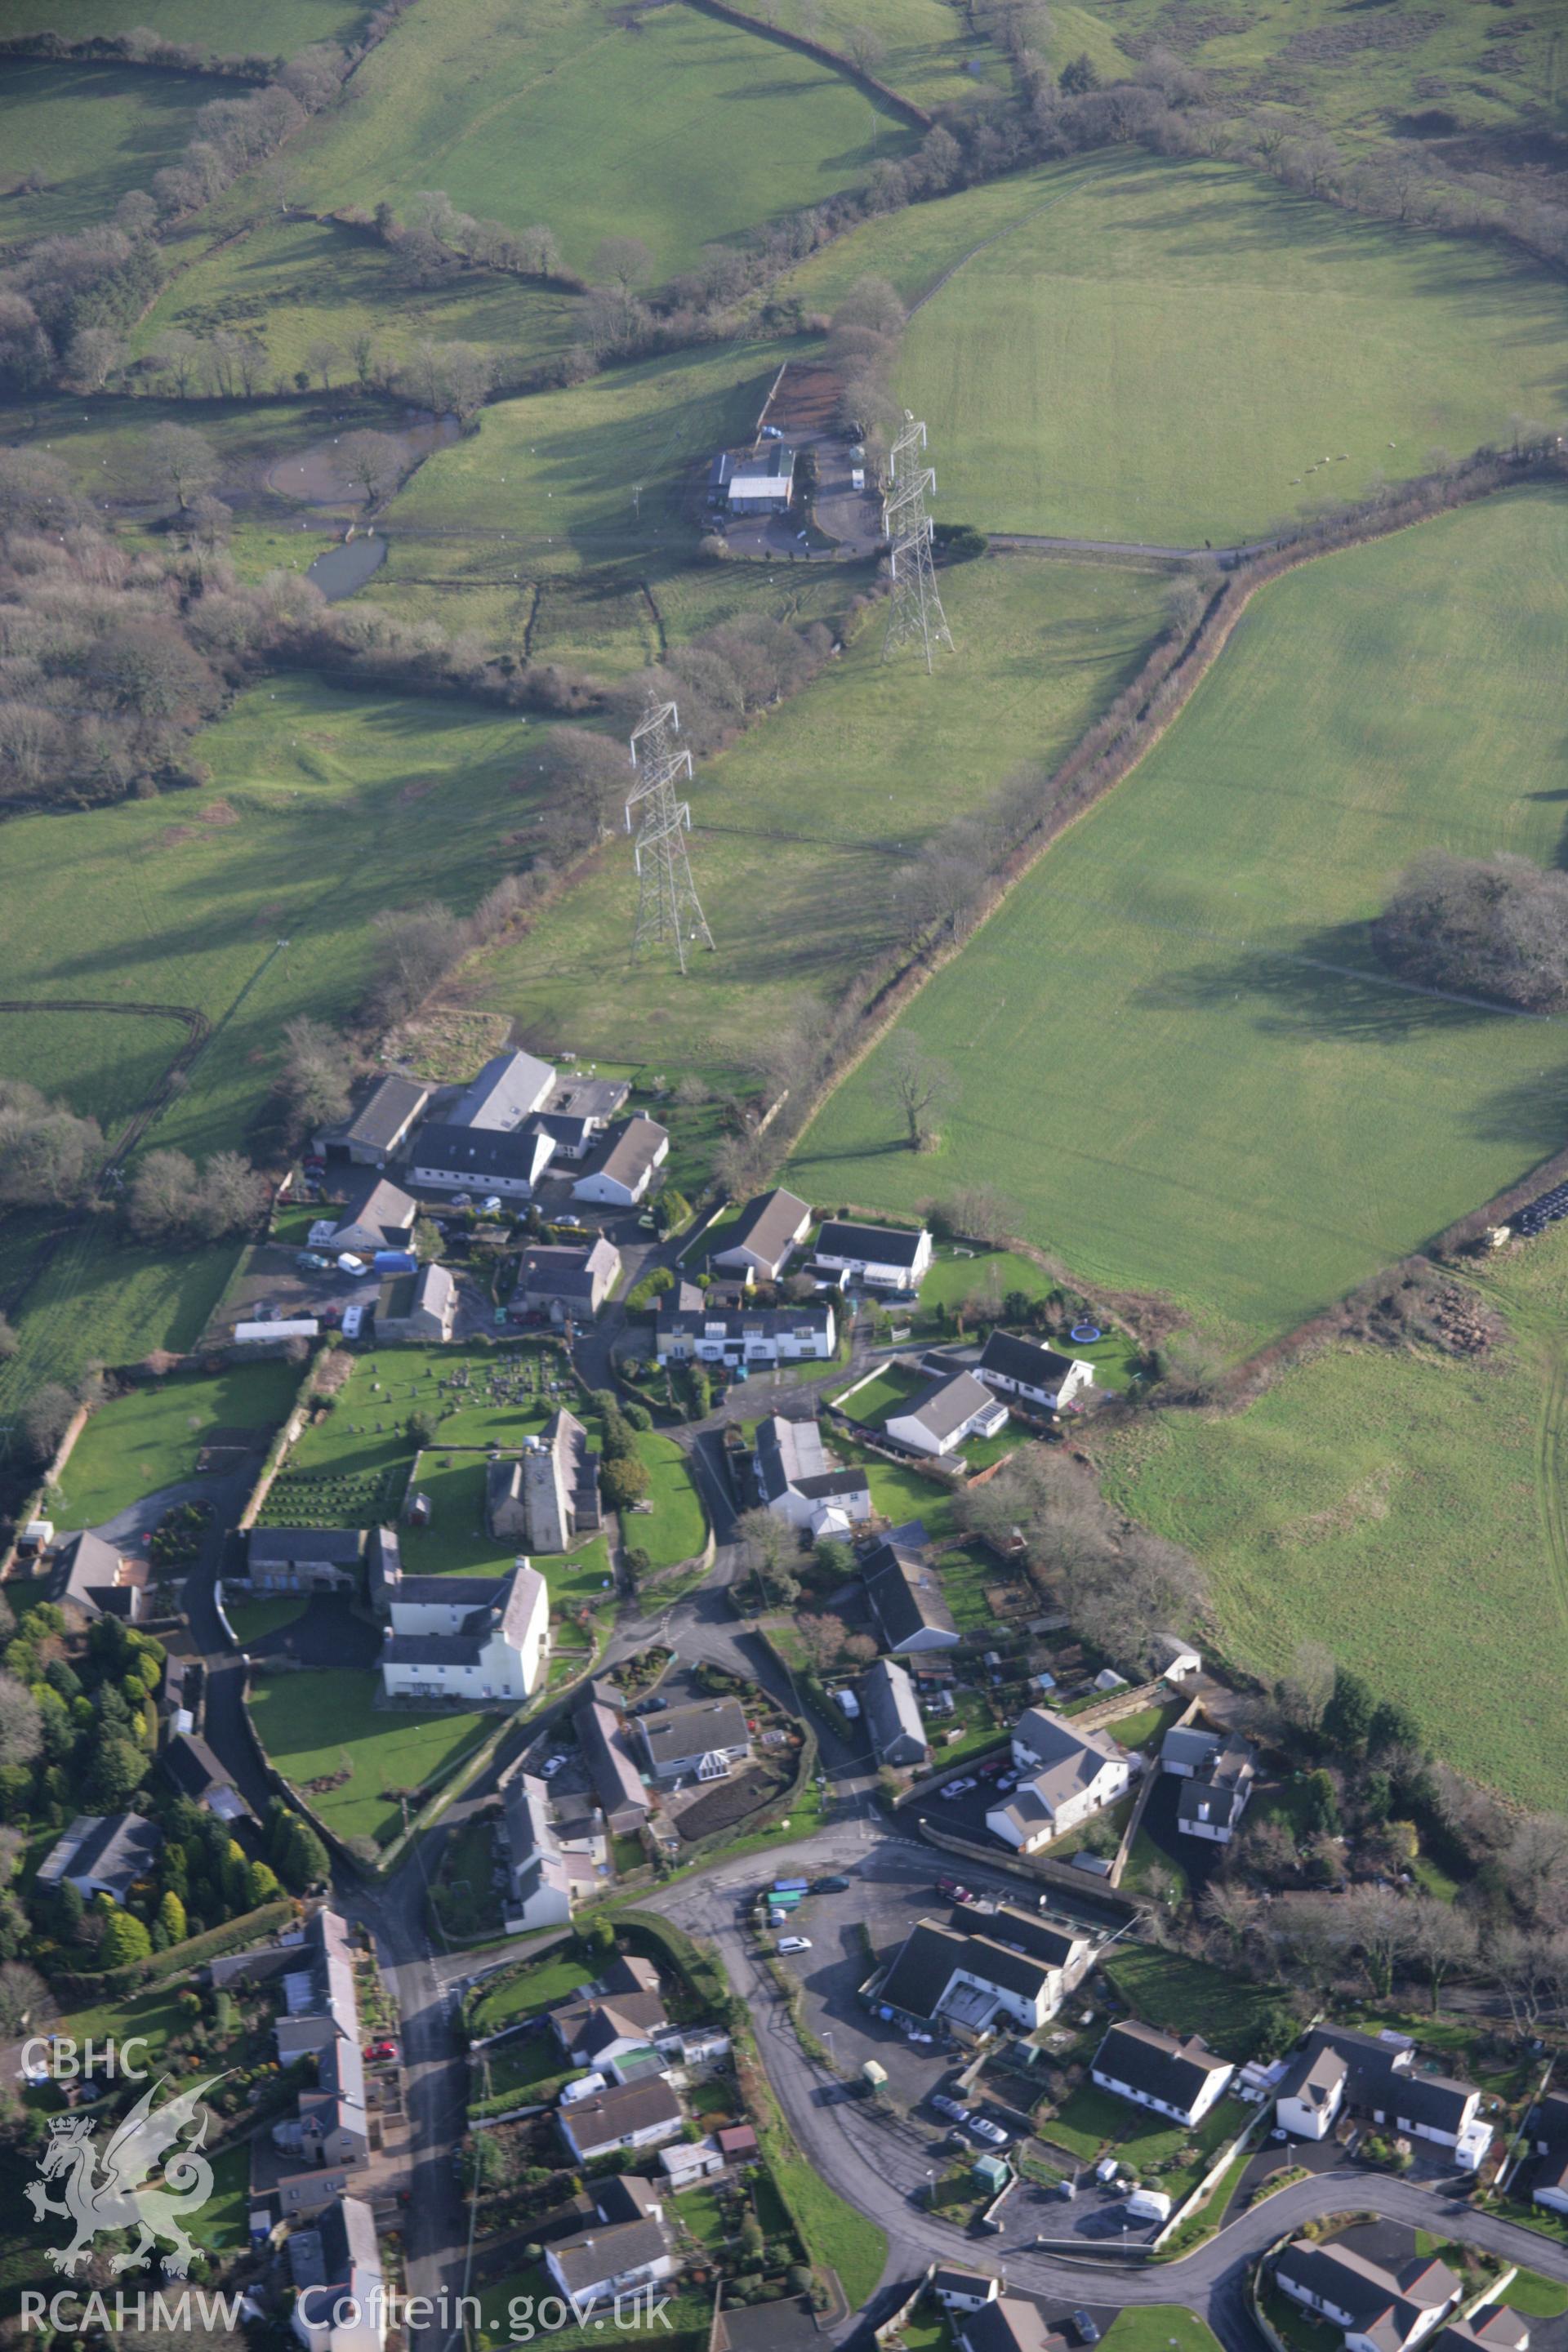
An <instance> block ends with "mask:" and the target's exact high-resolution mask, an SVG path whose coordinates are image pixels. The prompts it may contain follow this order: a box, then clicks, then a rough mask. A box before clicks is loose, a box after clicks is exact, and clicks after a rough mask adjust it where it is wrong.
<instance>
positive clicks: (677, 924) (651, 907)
mask: <svg viewBox="0 0 1568 2352" xmlns="http://www.w3.org/2000/svg"><path fill="white" fill-rule="evenodd" d="M679 732H680V718H679V712H678V711H677V709H676V707H675V705H674V703H673V702H659V703H650V704H649V705H648V708H647V712H646V713H645V714H644V717H643V719H642V723H641V725H640V726H639V727H637V730H635V732H634V733H633V736H632V739H631V751H632V765H633V767H634V768H636V769H637V772H638V773H639V774H640V775H641V777H642V782H641V783H640V784H639V785H638V786H637V790H636V791H635V792H634V793H632V795H631V798H630V799H629V800H628V801H627V803H626V831H627V832H628V833H630V832H631V830H632V811H633V809H639V810H640V811H641V816H640V818H639V820H638V824H637V842H636V846H635V849H634V852H633V855H634V857H635V860H636V864H637V883H638V889H637V931H636V934H635V935H634V937H633V940H632V953H633V955H634V956H639V955H641V953H642V951H643V950H644V949H645V948H660V947H672V948H673V949H674V950H675V960H676V961H677V963H678V964H679V967H680V969H681V971H685V970H686V950H687V948H688V947H689V946H691V945H696V946H700V947H705V948H709V949H711V947H712V945H713V934H712V932H711V931H710V929H709V928H708V919H707V917H706V916H705V915H704V914H703V912H702V907H701V903H700V900H699V898H698V896H697V885H696V884H695V883H694V882H693V880H692V879H691V861H690V859H689V857H688V856H687V854H686V836H687V835H688V834H689V832H690V830H691V809H690V806H689V803H687V802H685V801H682V800H678V799H677V798H676V793H675V787H676V781H677V779H678V778H684V779H685V780H686V781H687V782H690V778H691V754H690V752H689V751H686V750H684V749H683V748H678V746H677V744H676V740H675V739H676V737H677V735H678V734H679Z"/></svg>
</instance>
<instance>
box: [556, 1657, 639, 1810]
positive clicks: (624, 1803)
mask: <svg viewBox="0 0 1568 2352" xmlns="http://www.w3.org/2000/svg"><path fill="white" fill-rule="evenodd" d="M604 1688H605V1685H603V1684H596V1685H594V1687H593V1690H592V1693H591V1695H590V1696H589V1697H588V1698H587V1699H586V1700H584V1703H583V1705H582V1706H579V1707H578V1709H577V1712H576V1715H575V1717H574V1723H575V1725H576V1729H577V1742H578V1745H579V1747H580V1748H582V1750H583V1753H584V1756H585V1757H586V1759H587V1762H588V1769H589V1772H590V1773H591V1774H592V1776H593V1781H594V1790H595V1794H596V1796H597V1797H598V1800H599V1803H600V1805H601V1806H602V1807H603V1809H604V1815H605V1828H606V1829H607V1830H608V1831H609V1832H610V1834H611V1836H612V1837H627V1836H629V1835H631V1834H632V1832H635V1831H637V1830H640V1829H641V1827H642V1825H643V1823H644V1822H646V1821H647V1816H648V1793H647V1789H646V1788H645V1787H644V1785H643V1778H642V1774H641V1773H640V1772H639V1771H638V1769H637V1760H636V1758H635V1757H634V1755H633V1753H632V1748H631V1745H630V1742H629V1741H628V1739H627V1737H626V1732H625V1731H624V1730H623V1729H622V1727H621V1724H620V1720H619V1717H617V1715H616V1710H615V1708H614V1707H613V1706H610V1705H609V1704H608V1703H607V1701H606V1700H605V1698H603V1697H602V1696H600V1695H599V1694H600V1692H601V1691H602V1690H603V1689H604Z"/></svg>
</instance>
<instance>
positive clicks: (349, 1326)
mask: <svg viewBox="0 0 1568 2352" xmlns="http://www.w3.org/2000/svg"><path fill="white" fill-rule="evenodd" d="M364 1318H365V1310H364V1308H363V1307H344V1309H343V1338H344V1339H358V1338H359V1335H360V1333H361V1331H362V1330H363V1328H364Z"/></svg>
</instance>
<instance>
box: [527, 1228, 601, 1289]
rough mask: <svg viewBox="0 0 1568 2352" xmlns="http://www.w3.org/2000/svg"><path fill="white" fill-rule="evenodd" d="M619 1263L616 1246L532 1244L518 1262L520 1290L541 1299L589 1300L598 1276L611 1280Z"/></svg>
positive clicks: (598, 1242)
mask: <svg viewBox="0 0 1568 2352" xmlns="http://www.w3.org/2000/svg"><path fill="white" fill-rule="evenodd" d="M618 1263H619V1253H618V1252H617V1250H616V1246H615V1244H614V1243H613V1242H607V1241H606V1240H605V1237H604V1235H603V1234H599V1235H598V1236H597V1237H596V1238H595V1240H594V1241H592V1242H531V1243H530V1244H529V1246H528V1247H527V1248H526V1249H525V1250H524V1251H523V1252H522V1253H521V1256H520V1257H519V1260H518V1276H519V1286H520V1287H521V1289H524V1290H532V1291H536V1292H538V1294H539V1295H540V1296H541V1297H549V1298H565V1299H579V1298H580V1299H584V1300H585V1299H589V1298H591V1297H593V1295H594V1276H595V1274H598V1275H601V1276H609V1275H611V1274H613V1273H614V1271H615V1268H616V1265H617V1264H618Z"/></svg>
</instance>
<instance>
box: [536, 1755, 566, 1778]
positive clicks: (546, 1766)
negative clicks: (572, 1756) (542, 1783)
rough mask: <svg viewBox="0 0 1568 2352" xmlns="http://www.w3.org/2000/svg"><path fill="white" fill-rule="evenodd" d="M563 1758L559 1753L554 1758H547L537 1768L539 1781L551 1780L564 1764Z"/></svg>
mask: <svg viewBox="0 0 1568 2352" xmlns="http://www.w3.org/2000/svg"><path fill="white" fill-rule="evenodd" d="M565 1761H566V1759H565V1756H564V1755H563V1754H561V1753H557V1754H556V1755H554V1756H547V1757H546V1758H545V1759H544V1761H543V1763H542V1765H541V1766H540V1768H539V1777H540V1779H541V1780H554V1778H555V1775H556V1774H557V1772H559V1771H560V1769H561V1767H562V1766H563V1764H564V1763H565Z"/></svg>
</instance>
